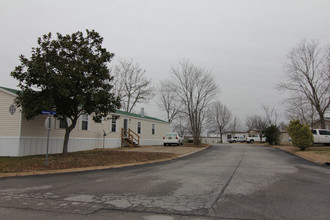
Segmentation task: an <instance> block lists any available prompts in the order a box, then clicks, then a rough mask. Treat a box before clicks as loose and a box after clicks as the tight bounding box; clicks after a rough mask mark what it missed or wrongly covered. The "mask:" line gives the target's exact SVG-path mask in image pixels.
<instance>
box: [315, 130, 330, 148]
mask: <svg viewBox="0 0 330 220" xmlns="http://www.w3.org/2000/svg"><path fill="white" fill-rule="evenodd" d="M312 133H313V137H314V144H325V145H330V131H329V130H325V129H313V130H312Z"/></svg>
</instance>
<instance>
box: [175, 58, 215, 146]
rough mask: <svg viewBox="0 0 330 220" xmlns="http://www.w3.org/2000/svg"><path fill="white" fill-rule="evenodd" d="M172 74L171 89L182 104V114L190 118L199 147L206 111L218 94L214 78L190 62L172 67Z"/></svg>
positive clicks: (195, 140)
mask: <svg viewBox="0 0 330 220" xmlns="http://www.w3.org/2000/svg"><path fill="white" fill-rule="evenodd" d="M171 74H172V77H171V79H172V80H171V82H170V83H169V85H170V88H171V89H172V90H173V91H175V94H176V96H177V97H178V101H179V102H180V103H182V108H181V111H180V112H181V113H182V114H184V115H185V116H186V117H187V118H188V121H189V124H190V126H189V127H190V129H191V133H192V136H193V139H194V144H196V145H198V144H199V141H200V134H201V130H202V125H203V122H204V120H205V112H206V109H207V108H208V107H209V104H210V103H211V102H212V100H213V98H214V97H215V95H216V94H217V93H218V87H217V85H216V83H215V80H214V76H213V75H212V74H211V72H209V71H206V70H204V69H201V68H198V67H196V66H194V65H192V64H191V63H190V62H189V61H183V62H180V63H179V65H177V66H176V67H172V68H171Z"/></svg>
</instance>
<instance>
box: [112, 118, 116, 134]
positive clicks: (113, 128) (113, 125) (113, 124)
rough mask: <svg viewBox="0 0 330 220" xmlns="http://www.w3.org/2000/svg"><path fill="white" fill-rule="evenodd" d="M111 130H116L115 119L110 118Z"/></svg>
mask: <svg viewBox="0 0 330 220" xmlns="http://www.w3.org/2000/svg"><path fill="white" fill-rule="evenodd" d="M111 132H117V120H116V119H112V120H111Z"/></svg>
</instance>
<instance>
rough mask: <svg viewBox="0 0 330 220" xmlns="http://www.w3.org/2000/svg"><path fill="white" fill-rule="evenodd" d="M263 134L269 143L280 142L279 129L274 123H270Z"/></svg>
mask: <svg viewBox="0 0 330 220" xmlns="http://www.w3.org/2000/svg"><path fill="white" fill-rule="evenodd" d="M263 135H264V136H265V137H266V140H267V142H268V143H269V144H271V145H274V144H276V145H277V144H279V143H280V130H278V128H277V127H276V126H275V125H271V126H269V127H268V128H266V129H265V130H264V131H263Z"/></svg>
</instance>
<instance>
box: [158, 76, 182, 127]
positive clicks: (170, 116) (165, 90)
mask: <svg viewBox="0 0 330 220" xmlns="http://www.w3.org/2000/svg"><path fill="white" fill-rule="evenodd" d="M159 94H160V96H159V101H158V106H159V107H160V108H161V109H162V110H164V111H165V113H166V116H167V121H168V122H172V121H173V120H174V119H175V118H176V117H177V115H178V113H179V112H180V109H181V106H182V103H181V102H180V100H179V99H178V97H177V95H176V93H175V91H173V90H172V88H171V84H170V82H169V81H161V82H160V89H159Z"/></svg>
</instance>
